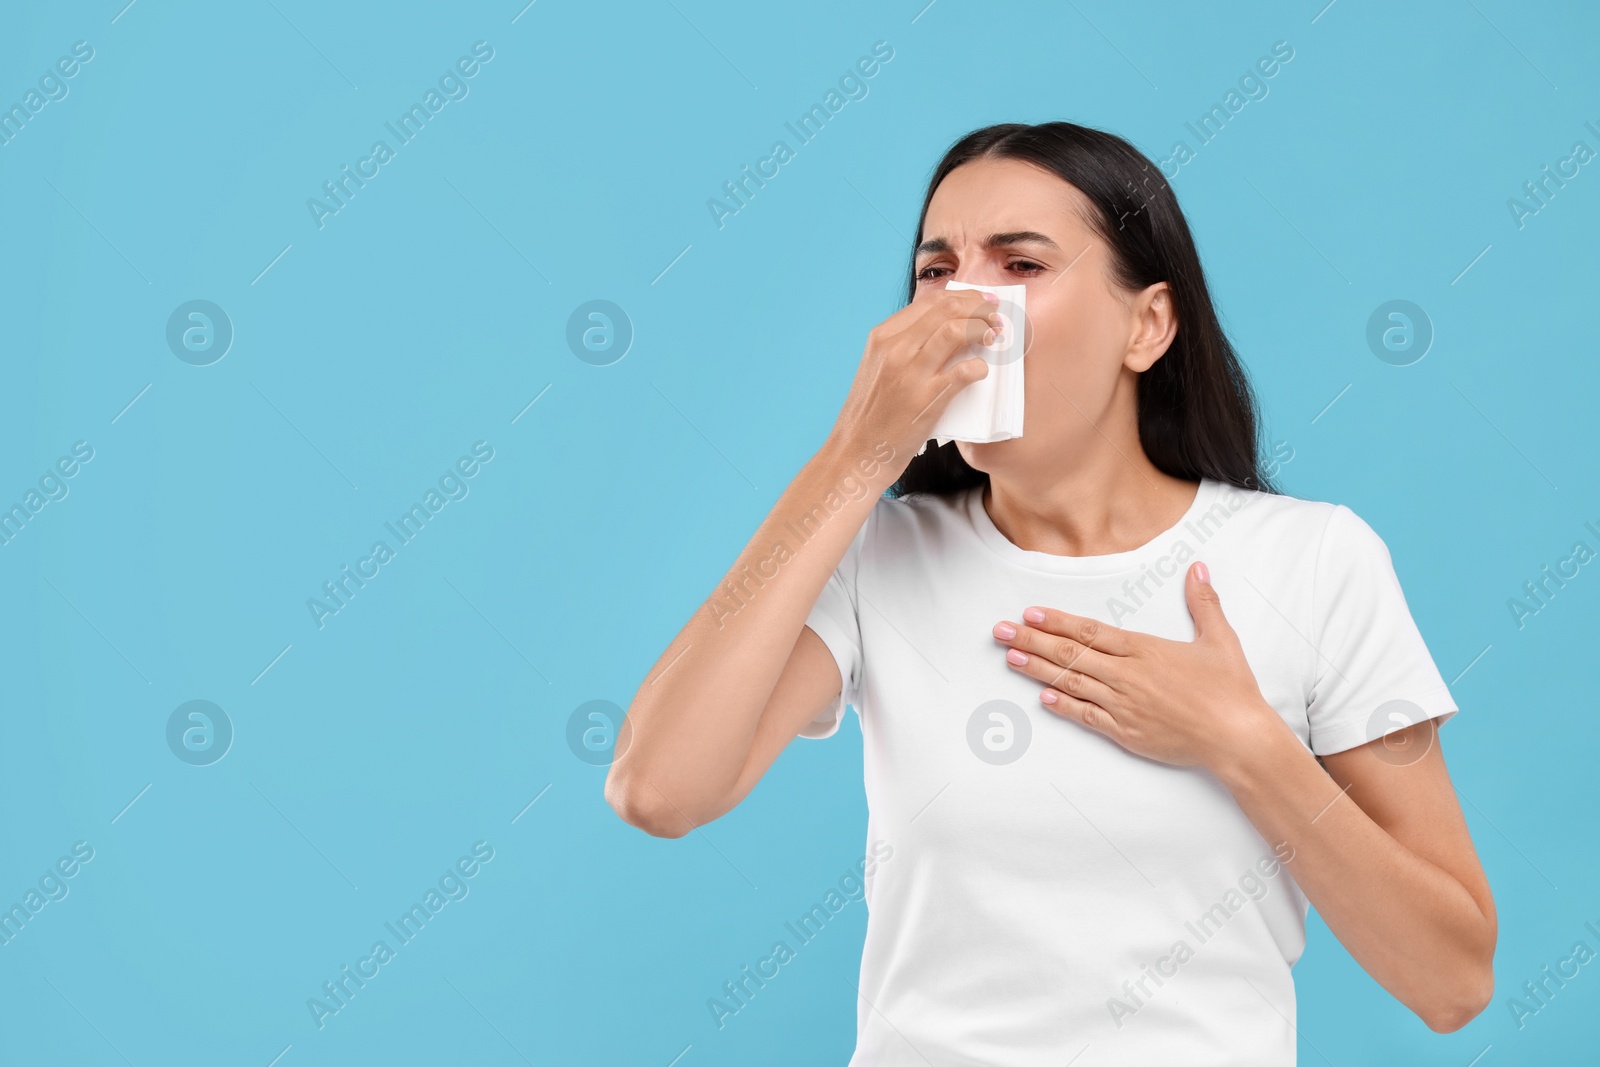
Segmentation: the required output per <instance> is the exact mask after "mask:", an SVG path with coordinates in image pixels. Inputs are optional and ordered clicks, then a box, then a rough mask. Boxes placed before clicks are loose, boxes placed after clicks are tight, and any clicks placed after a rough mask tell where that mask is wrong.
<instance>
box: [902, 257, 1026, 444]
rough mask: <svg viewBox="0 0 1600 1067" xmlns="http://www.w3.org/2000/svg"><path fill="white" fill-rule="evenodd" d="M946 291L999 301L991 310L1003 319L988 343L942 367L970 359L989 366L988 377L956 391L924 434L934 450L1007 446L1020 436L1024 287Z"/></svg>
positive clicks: (970, 348)
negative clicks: (959, 444)
mask: <svg viewBox="0 0 1600 1067" xmlns="http://www.w3.org/2000/svg"><path fill="white" fill-rule="evenodd" d="M945 288H946V289H978V290H981V291H983V292H985V293H993V294H994V295H995V296H997V297H999V298H1000V302H999V303H998V304H997V305H996V306H995V310H996V311H998V312H999V313H1000V317H1001V319H1002V320H1004V326H1003V327H1002V328H1001V330H1000V336H999V337H997V338H995V340H994V343H993V344H988V345H984V344H978V343H973V344H971V345H968V346H967V347H966V348H963V349H961V350H959V351H957V352H956V353H955V354H954V355H953V356H952V357H951V358H950V360H949V362H948V363H946V364H945V367H946V369H948V368H949V367H950V366H951V365H952V364H955V363H959V362H960V361H961V360H963V359H971V358H972V357H974V356H978V357H982V358H983V359H984V360H986V361H988V363H989V373H988V375H987V376H986V377H984V378H981V379H979V380H978V381H975V382H973V383H972V384H970V385H968V386H967V387H966V388H964V389H962V390H961V392H959V393H957V394H956V395H955V396H954V397H952V398H951V400H950V406H949V407H947V408H945V409H944V412H943V414H941V415H940V416H939V419H938V421H937V422H935V423H934V424H933V432H932V434H931V435H930V436H931V437H932V438H934V439H935V440H937V441H938V442H939V444H940V445H945V444H948V443H950V442H951V441H970V442H973V443H975V444H986V443H988V442H991V441H1007V440H1010V439H1011V438H1013V437H1021V436H1022V408H1023V392H1022V364H1023V362H1024V360H1023V346H1024V341H1025V339H1024V337H1023V333H1024V331H1025V329H1026V322H1027V318H1026V304H1027V294H1028V287H1027V286H1026V285H973V284H971V283H969V282H950V283H949V284H947V285H946V286H945ZM927 448H928V443H927V442H926V441H924V442H923V443H922V447H921V448H919V449H917V455H919V456H920V455H922V453H923V452H925V451H926V450H927Z"/></svg>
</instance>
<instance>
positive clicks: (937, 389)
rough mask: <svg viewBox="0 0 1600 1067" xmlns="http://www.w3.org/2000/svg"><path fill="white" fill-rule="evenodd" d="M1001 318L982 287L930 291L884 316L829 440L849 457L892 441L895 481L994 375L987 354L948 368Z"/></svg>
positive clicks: (991, 334) (994, 330)
mask: <svg viewBox="0 0 1600 1067" xmlns="http://www.w3.org/2000/svg"><path fill="white" fill-rule="evenodd" d="M1003 321H1004V320H1003V319H1002V318H1001V316H1000V314H999V312H998V311H997V310H996V297H995V296H994V294H992V293H985V292H983V291H982V290H978V289H943V290H938V291H935V292H930V293H928V294H927V295H926V296H923V297H920V298H919V299H917V300H914V301H912V302H911V303H909V304H907V305H906V306H905V307H903V308H901V309H900V310H899V311H896V312H895V313H894V314H893V315H890V316H889V317H888V318H887V319H884V320H883V321H882V322H880V323H879V324H878V325H876V326H874V327H873V328H872V329H871V330H870V331H868V333H867V346H866V350H865V351H864V352H863V353H862V356H861V366H860V367H859V368H858V369H857V370H856V377H855V381H854V382H853V383H852V384H851V386H850V394H849V395H848V396H847V397H845V401H844V406H843V408H841V409H840V411H839V418H838V419H837V420H836V421H835V423H834V427H833V433H832V434H831V435H830V437H829V440H830V441H831V442H833V443H834V444H835V445H837V446H838V447H840V448H841V449H842V450H844V451H845V452H846V453H847V454H852V455H855V454H860V455H865V454H867V453H871V452H874V451H875V450H876V449H877V448H878V446H879V445H880V444H882V443H887V444H888V445H889V446H890V447H892V448H893V449H894V453H893V454H894V456H895V461H894V462H893V463H891V464H889V467H892V468H893V470H892V471H890V472H889V473H893V474H894V475H895V477H898V475H899V472H900V471H903V470H904V469H905V465H906V464H907V463H909V462H910V461H911V457H912V456H913V455H914V454H915V453H916V451H917V450H918V449H919V448H921V447H922V445H923V442H925V441H927V440H928V438H929V437H930V436H931V433H930V431H931V430H932V429H933V424H934V423H935V422H937V421H938V419H939V416H940V415H941V414H942V413H943V412H944V409H945V408H947V407H949V406H950V401H951V400H952V399H954V398H955V395H956V394H957V393H959V392H960V391H961V390H963V389H965V388H966V387H967V386H969V385H971V384H972V383H973V382H975V381H978V380H979V379H981V378H984V377H987V375H988V373H989V364H988V362H987V361H986V360H984V359H983V358H982V357H979V356H973V357H972V358H970V359H963V360H959V361H957V362H955V363H953V364H951V365H950V366H949V367H946V366H945V365H946V364H947V363H949V362H950V357H951V356H953V355H955V353H957V352H958V351H960V350H961V349H963V348H965V347H966V346H968V345H971V344H989V343H990V342H992V341H993V340H994V339H995V337H996V336H997V335H998V333H999V331H1000V327H1001V324H1002V322H1003ZM902 457H903V458H902ZM893 482H894V478H890V479H889V482H888V483H887V484H893Z"/></svg>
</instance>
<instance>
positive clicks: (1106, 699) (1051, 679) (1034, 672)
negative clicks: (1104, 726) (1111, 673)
mask: <svg viewBox="0 0 1600 1067" xmlns="http://www.w3.org/2000/svg"><path fill="white" fill-rule="evenodd" d="M1006 663H1008V664H1009V665H1010V666H1011V669H1012V670H1014V671H1020V672H1021V673H1023V674H1026V675H1027V676H1028V677H1029V678H1033V679H1035V680H1037V681H1041V682H1043V683H1044V684H1045V685H1047V686H1050V687H1051V688H1052V689H1055V690H1056V691H1057V692H1060V693H1065V694H1067V695H1068V696H1072V697H1077V698H1079V699H1081V700H1087V701H1089V702H1090V703H1093V704H1098V705H1100V706H1101V707H1103V708H1104V707H1109V706H1110V705H1112V704H1115V703H1116V702H1117V694H1116V691H1115V690H1113V689H1112V688H1111V687H1110V686H1109V685H1107V684H1106V683H1104V682H1102V681H1101V680H1100V679H1098V678H1095V677H1093V676H1091V675H1088V674H1085V673H1084V672H1083V671H1080V670H1077V669H1075V668H1072V667H1067V666H1063V665H1062V664H1060V663H1056V662H1054V661H1052V660H1049V659H1046V658H1045V657H1043V656H1036V655H1032V654H1030V653H1027V652H1024V651H1022V650H1021V649H1019V648H1011V649H1007V650H1006Z"/></svg>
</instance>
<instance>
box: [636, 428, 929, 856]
mask: <svg viewBox="0 0 1600 1067" xmlns="http://www.w3.org/2000/svg"><path fill="white" fill-rule="evenodd" d="M853 451H854V450H853V449H852V448H850V447H849V446H846V445H843V444H841V443H837V442H836V441H835V440H833V439H830V441H829V443H828V444H827V445H825V446H824V447H823V448H822V450H821V451H819V452H818V453H817V455H816V456H814V457H813V458H812V459H811V460H810V461H809V462H808V463H807V464H806V465H805V466H804V467H803V468H801V470H800V473H799V474H798V475H796V477H795V479H794V481H793V482H791V483H790V484H789V487H788V488H787V489H785V490H784V492H783V495H782V496H780V497H779V498H778V502H777V503H776V504H774V505H773V508H772V511H771V512H770V513H768V515H767V517H766V519H765V521H763V522H762V524H761V526H760V527H759V528H757V530H756V532H755V535H754V536H753V537H751V539H750V542H749V544H747V545H746V546H745V549H744V551H743V552H741V553H740V554H739V558H738V559H737V560H736V561H735V562H734V564H733V567H732V569H731V570H729V571H728V574H727V576H726V577H725V578H724V580H723V581H722V582H720V583H718V587H717V590H716V591H715V592H714V593H712V595H711V596H710V597H708V598H707V599H706V602H705V603H704V604H703V605H702V606H701V607H700V609H699V610H698V611H696V612H695V614H694V617H693V618H691V619H690V620H689V622H688V624H687V625H686V626H684V628H683V630H682V631H681V632H680V633H679V634H678V636H677V637H676V638H674V639H673V641H672V643H671V644H670V645H668V646H667V650H666V651H665V652H663V653H662V654H661V658H660V659H659V660H657V661H656V665H655V666H654V667H653V668H651V670H650V674H649V676H648V677H647V679H646V680H645V683H644V684H643V685H642V686H640V687H639V691H638V693H636V694H635V695H634V698H633V702H632V704H630V705H629V707H628V715H627V720H626V722H627V732H626V733H625V734H622V735H621V737H620V738H619V745H618V748H619V751H620V755H619V756H618V757H617V759H616V761H615V762H613V763H612V764H611V769H610V771H609V772H608V773H607V775H606V786H605V795H606V800H607V802H608V803H610V805H611V806H612V807H613V808H614V809H615V810H616V811H617V813H618V814H619V815H621V816H622V818H623V819H624V820H626V821H627V822H629V823H630V824H632V825H634V826H637V827H639V828H641V829H643V830H645V831H647V832H648V833H650V834H652V835H655V836H658V837H681V836H683V835H684V834H686V833H688V832H689V831H690V830H691V829H693V828H694V827H696V826H699V825H702V824H703V823H707V822H710V821H711V820H712V819H715V818H717V817H718V816H720V815H722V814H723V813H724V812H726V811H727V810H728V809H729V808H730V807H731V806H732V804H733V803H736V802H737V800H738V798H739V797H741V796H743V793H744V792H748V791H749V789H750V787H751V786H752V785H754V782H753V781H741V780H740V779H741V775H740V772H741V770H742V769H743V768H744V767H745V766H746V763H747V760H748V759H749V757H750V756H751V754H752V745H753V742H754V740H755V738H756V734H757V725H758V722H759V721H760V720H761V719H762V711H763V709H765V708H766V707H767V705H768V703H769V701H774V700H777V701H778V702H779V703H780V704H782V705H783V706H784V708H785V709H787V713H785V714H782V715H780V717H781V718H783V719H785V720H786V722H785V723H784V724H783V725H784V726H785V727H787V726H790V725H792V727H793V729H792V730H791V731H790V737H791V738H792V737H793V735H794V733H795V732H797V731H798V730H799V729H800V727H801V726H803V725H804V724H805V722H806V721H808V720H809V719H810V718H812V717H814V716H815V715H816V714H817V713H818V712H820V711H821V710H822V709H823V708H824V707H826V702H825V700H823V701H819V700H818V697H817V694H818V693H820V692H821V691H822V689H823V688H827V685H826V684H822V685H820V686H812V687H807V688H805V690H804V691H805V694H806V697H807V699H806V700H804V701H798V702H797V701H796V700H793V699H788V700H782V699H779V698H781V697H783V696H784V695H783V694H778V695H777V696H776V697H775V689H776V688H777V685H778V682H779V679H780V677H785V678H792V677H793V676H794V671H793V670H790V671H787V672H786V671H785V667H786V665H788V664H789V663H790V662H791V660H792V659H793V658H794V657H793V653H794V652H795V650H796V649H797V647H799V644H800V643H799V640H798V639H799V637H800V636H801V631H802V629H803V628H804V626H805V621H806V617H807V616H808V615H810V613H811V609H812V606H813V605H814V604H815V603H816V601H817V597H818V595H819V594H820V593H821V592H822V587H823V585H824V584H825V583H826V582H827V580H828V577H829V576H830V575H831V574H832V573H833V570H834V568H835V567H837V566H838V565H839V561H840V560H841V559H842V558H843V557H844V553H845V550H846V549H847V548H848V547H849V546H850V542H851V540H852V539H853V538H854V537H855V535H856V533H857V532H858V531H859V530H860V529H861V525H862V523H864V522H865V521H866V518H867V516H868V515H869V514H870V513H871V511H872V509H873V507H874V505H876V504H877V501H878V497H879V496H881V495H882V493H883V490H884V488H886V486H887V483H884V482H883V481H882V478H883V474H882V473H881V471H882V468H883V464H882V463H881V462H880V457H879V456H875V455H873V454H872V453H870V452H869V453H865V454H862V455H853V454H852V453H853ZM902 465H903V464H902ZM898 470H899V468H898V467H896V468H895V471H890V472H889V474H888V477H889V480H890V481H891V482H892V480H893V478H894V476H895V472H896V471H898ZM841 504H842V506H841ZM831 507H836V508H838V509H839V510H837V511H833V510H830V508H831ZM801 533H803V534H804V537H805V539H804V540H801ZM730 589H731V590H734V591H735V592H734V593H732V594H730V593H729V592H728V591H727V590H730ZM821 643H822V642H821V640H820V639H817V641H816V644H818V645H820V644H821ZM813 651H814V650H813ZM826 651H827V650H826V647H825V646H824V648H823V653H824V656H823V657H822V658H827V659H828V662H829V664H830V665H831V664H832V659H831V657H828V656H827V655H826ZM818 662H820V660H819V658H818V657H816V656H815V655H813V656H811V657H809V658H807V659H805V660H804V663H806V664H816V663H818ZM832 673H833V674H834V675H837V674H838V669H837V668H836V667H835V668H834V669H833V672H832ZM791 687H792V683H791ZM835 692H837V691H835ZM803 703H816V704H817V706H816V707H814V708H809V709H807V708H806V707H802V706H799V705H800V704H803ZM808 710H809V714H807V711H808ZM767 729H768V732H770V730H771V725H770V724H769V726H768V728H767ZM772 740H773V739H771V738H769V739H768V741H769V743H768V744H766V745H763V746H762V748H763V751H764V755H765V756H766V758H767V762H768V763H770V762H771V759H772V758H774V757H775V756H776V755H777V751H778V750H781V748H782V744H776V747H774V744H773V743H771V742H772ZM783 743H787V739H785V740H784V741H783ZM759 770H765V766H763V767H761V768H759ZM741 785H742V786H743V792H740V793H738V795H737V796H735V795H734V792H735V789H736V787H738V786H741Z"/></svg>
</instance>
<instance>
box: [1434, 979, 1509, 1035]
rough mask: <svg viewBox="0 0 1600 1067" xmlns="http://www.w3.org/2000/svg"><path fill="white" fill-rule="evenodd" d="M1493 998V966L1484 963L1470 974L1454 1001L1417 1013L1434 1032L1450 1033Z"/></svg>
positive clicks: (1480, 1010) (1472, 1018) (1461, 1025)
mask: <svg viewBox="0 0 1600 1067" xmlns="http://www.w3.org/2000/svg"><path fill="white" fill-rule="evenodd" d="M1493 999H1494V967H1493V966H1492V965H1489V964H1486V965H1484V966H1483V967H1482V968H1480V969H1479V970H1478V971H1476V972H1475V973H1474V974H1473V975H1472V979H1471V982H1470V984H1464V988H1462V989H1461V990H1460V991H1459V994H1458V996H1457V998H1456V999H1455V1000H1454V1001H1451V1002H1447V1003H1444V1004H1442V1005H1439V1006H1437V1007H1434V1008H1432V1009H1431V1010H1430V1011H1428V1012H1427V1013H1426V1014H1423V1013H1420V1012H1419V1013H1418V1014H1419V1016H1420V1017H1421V1019H1422V1021H1423V1022H1424V1023H1426V1024H1427V1026H1428V1029H1430V1030H1432V1031H1433V1032H1434V1033H1436V1034H1450V1033H1454V1032H1455V1031H1457V1030H1459V1029H1461V1028H1462V1027H1463V1026H1465V1025H1467V1024H1468V1023H1470V1022H1471V1021H1472V1020H1474V1019H1476V1018H1477V1017H1478V1016H1479V1015H1481V1014H1482V1013H1483V1009H1485V1008H1487V1007H1488V1006H1489V1002H1490V1001H1492V1000H1493Z"/></svg>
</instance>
